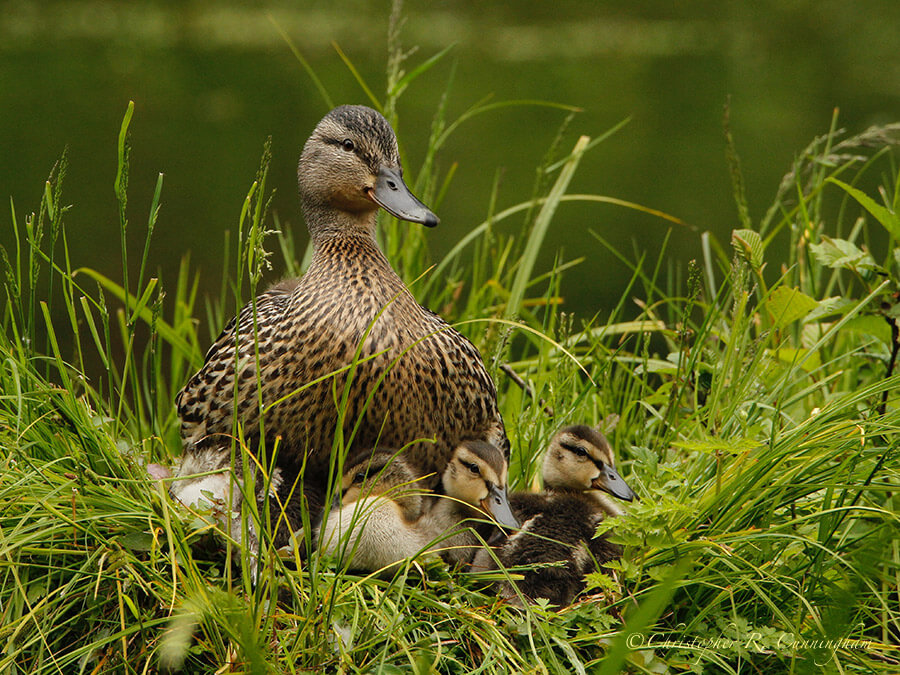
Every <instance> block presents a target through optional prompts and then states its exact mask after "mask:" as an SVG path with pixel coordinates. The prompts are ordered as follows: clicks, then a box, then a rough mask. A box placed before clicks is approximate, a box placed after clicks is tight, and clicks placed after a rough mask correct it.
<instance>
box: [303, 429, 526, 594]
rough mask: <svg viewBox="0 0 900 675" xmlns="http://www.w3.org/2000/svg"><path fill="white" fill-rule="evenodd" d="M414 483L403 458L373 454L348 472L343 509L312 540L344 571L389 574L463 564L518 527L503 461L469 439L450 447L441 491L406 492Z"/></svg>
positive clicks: (485, 445)
mask: <svg viewBox="0 0 900 675" xmlns="http://www.w3.org/2000/svg"><path fill="white" fill-rule="evenodd" d="M415 480H416V478H415V472H414V471H413V470H412V469H411V467H410V466H409V463H408V458H406V457H404V454H402V453H401V454H397V453H393V454H392V453H385V452H376V453H374V454H372V455H371V456H370V457H368V458H366V459H365V460H363V461H362V462H360V463H358V464H355V465H353V466H351V467H350V469H348V470H347V472H345V474H344V476H343V480H342V486H343V493H342V496H341V500H340V504H339V505H336V506H337V507H336V508H335V509H334V510H332V511H331V512H330V513H329V514H328V517H327V518H326V519H325V520H324V522H323V524H322V525H321V528H320V530H319V532H318V536H317V537H316V538H317V540H318V541H319V547H318V548H319V550H320V551H323V552H324V553H326V554H329V555H331V556H334V557H337V558H339V559H341V560H342V561H345V562H346V564H347V566H348V568H349V569H354V570H362V571H365V572H374V573H378V574H380V575H382V576H389V575H391V574H393V573H394V572H395V571H396V569H397V568H398V566H399V565H401V564H403V563H404V562H405V561H407V560H409V559H413V558H421V559H432V558H436V557H441V558H443V559H444V560H445V561H447V562H448V563H451V564H459V563H463V562H466V561H468V560H471V557H472V556H473V555H474V554H475V552H476V551H477V550H478V548H479V547H480V546H481V545H482V544H483V541H484V539H483V538H479V537H480V536H482V537H487V536H489V535H490V533H491V532H493V531H494V529H496V528H499V527H505V528H515V527H517V526H518V522H517V521H516V520H515V518H514V517H513V515H512V511H511V509H510V506H509V499H508V495H507V491H506V488H505V484H506V482H505V481H506V458H505V457H504V455H503V453H502V451H500V450H499V449H498V448H496V447H494V446H492V445H490V444H489V443H485V442H484V441H474V440H469V441H464V442H463V443H461V444H460V445H459V446H457V447H456V448H455V449H454V451H453V454H452V455H451V458H450V461H449V462H448V463H447V467H446V468H445V469H444V472H443V475H442V477H441V487H440V490H441V492H440V493H426V492H422V491H421V490H416V489H415V488H413V489H410V487H411V485H412V486H414V485H415ZM478 528H481V529H480V530H479V529H478ZM476 532H480V533H481V534H480V535H479V534H476Z"/></svg>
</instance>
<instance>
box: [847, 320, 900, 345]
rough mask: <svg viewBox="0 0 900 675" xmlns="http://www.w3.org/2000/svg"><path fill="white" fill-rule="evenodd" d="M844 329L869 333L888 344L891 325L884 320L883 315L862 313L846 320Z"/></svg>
mask: <svg viewBox="0 0 900 675" xmlns="http://www.w3.org/2000/svg"><path fill="white" fill-rule="evenodd" d="M845 330H852V331H854V332H856V333H864V334H866V335H871V336H872V337H874V338H877V339H879V340H881V341H882V342H884V343H885V344H890V342H891V327H890V326H889V325H888V322H887V321H885V320H884V317H883V316H879V315H877V314H863V315H861V316H857V317H855V318H854V319H851V320H850V321H848V322H847V326H846V327H845Z"/></svg>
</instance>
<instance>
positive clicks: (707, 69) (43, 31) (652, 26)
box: [0, 0, 900, 318]
mask: <svg viewBox="0 0 900 675" xmlns="http://www.w3.org/2000/svg"><path fill="white" fill-rule="evenodd" d="M389 14H390V3H389V2H388V1H387V0H382V1H381V2H378V3H372V2H362V1H356V2H354V1H351V0H329V1H328V2H325V1H316V2H284V1H275V0H268V1H265V2H254V3H249V2H248V3H239V2H183V1H181V0H178V1H170V2H165V1H157V2H113V1H108V0H106V1H105V0H66V1H61V2H36V1H28V0H20V1H12V2H5V3H3V4H2V11H0V91H2V101H3V104H2V111H0V157H2V158H3V161H2V162H0V194H2V196H3V197H4V198H7V199H8V198H10V197H11V198H12V199H13V200H14V202H15V206H16V212H17V214H18V217H19V219H20V220H24V217H25V214H26V213H27V212H30V211H32V210H34V209H36V208H37V206H38V204H39V199H40V195H41V192H42V190H43V182H44V180H45V179H46V177H47V175H48V173H49V171H50V169H51V167H52V165H53V163H54V162H55V161H56V159H57V158H58V157H59V155H60V153H61V152H62V150H63V148H64V147H66V146H68V148H69V171H68V175H67V177H66V180H65V183H64V190H63V201H64V202H65V203H68V204H72V205H73V208H72V210H71V211H70V212H69V214H68V215H67V217H66V225H67V231H68V233H69V237H70V247H71V255H72V260H73V264H74V265H75V266H81V265H87V266H92V267H95V268H97V269H98V270H100V271H101V272H103V273H104V274H107V275H109V276H111V277H112V278H114V279H120V278H121V276H120V275H121V270H120V266H121V258H120V252H119V235H118V226H117V218H116V202H115V198H114V193H113V187H112V186H113V180H114V178H115V155H116V153H115V143H116V137H117V134H118V130H119V126H120V123H121V120H122V116H123V114H124V112H125V109H126V106H127V104H128V101H129V100H134V102H135V115H134V120H133V122H132V125H131V130H132V143H133V151H132V171H131V180H130V193H129V216H130V220H131V230H130V232H129V236H130V237H131V241H132V245H133V247H134V248H133V252H134V258H135V260H136V261H137V259H138V258H139V252H140V244H141V242H142V241H143V238H144V233H145V226H146V218H147V212H148V210H149V205H150V198H151V195H152V191H153V188H154V186H155V183H156V174H157V173H158V172H163V173H165V184H164V188H163V198H162V210H161V214H160V219H159V222H158V225H157V229H156V232H155V234H154V242H153V248H152V250H151V265H152V267H151V269H153V270H158V271H159V273H160V274H161V275H162V276H163V278H164V280H169V282H170V283H172V282H173V281H174V278H175V275H176V272H177V265H178V259H179V257H180V256H181V254H182V253H184V252H186V251H190V252H191V255H192V259H193V262H194V263H195V264H199V265H200V269H201V271H203V272H204V274H203V278H202V283H203V286H202V288H201V291H202V292H207V291H209V292H211V291H212V290H213V289H216V288H218V284H219V280H220V276H219V273H220V263H219V260H220V259H221V256H222V247H223V237H222V234H221V233H222V231H223V230H224V229H226V228H229V229H231V230H234V228H235V226H236V224H237V222H238V216H239V213H240V208H241V204H242V200H243V198H244V196H245V195H246V192H247V189H248V187H249V185H250V183H251V181H252V179H253V176H254V173H255V170H256V167H257V165H258V162H259V157H260V154H261V150H262V146H263V142H264V140H265V139H266V137H267V136H269V135H271V136H272V137H273V153H274V158H273V163H272V171H271V175H270V181H269V185H270V187H275V188H276V189H277V193H276V195H275V199H274V209H275V210H276V211H277V213H278V215H279V217H280V218H281V221H282V223H283V224H284V225H285V226H290V227H293V228H294V230H295V231H296V232H297V235H298V239H299V240H300V242H301V243H304V242H305V240H306V232H305V228H304V226H303V224H302V219H301V217H300V214H299V205H298V200H297V197H296V178H295V166H296V161H297V157H298V154H299V150H300V147H301V146H302V143H303V142H304V140H305V139H306V137H307V135H308V134H309V132H310V130H311V129H312V127H313V126H314V125H315V123H316V122H317V121H318V119H319V118H320V117H321V116H322V115H323V114H324V113H325V112H326V106H325V104H324V102H323V100H322V98H321V97H320V96H319V94H318V93H317V91H316V89H315V87H314V85H313V83H312V82H311V80H310V78H309V77H308V76H307V74H306V73H305V72H304V70H303V68H302V67H301V65H300V63H299V62H298V61H297V60H296V58H295V57H294V55H293V54H292V53H291V50H290V49H289V47H288V46H287V44H286V43H285V41H284V39H283V38H282V37H281V36H280V35H279V32H278V30H277V29H276V28H275V27H274V25H273V22H274V23H277V24H278V25H279V26H280V27H281V29H282V30H284V31H285V32H286V33H287V34H288V35H289V36H290V38H291V39H292V40H293V42H294V43H295V44H296V45H297V46H298V48H299V49H300V51H301V52H302V53H303V55H304V56H305V58H306V59H307V60H308V61H309V63H310V64H311V65H312V67H313V68H314V70H315V71H316V73H317V74H318V76H319V78H320V79H321V80H322V81H323V83H324V84H325V86H326V87H327V89H328V90H329V92H330V93H331V96H332V98H333V99H334V100H335V101H336V102H341V103H350V102H355V103H366V102H367V99H366V97H365V95H364V93H363V92H362V90H361V89H360V88H359V86H358V85H357V84H356V83H355V81H354V80H353V78H352V76H351V75H350V74H349V72H348V71H347V69H346V67H345V66H344V64H343V63H342V62H341V60H340V58H339V56H338V55H337V53H336V52H335V50H334V48H333V46H332V41H334V42H336V43H338V44H339V45H340V47H341V48H342V49H343V51H344V52H345V53H346V54H347V55H348V56H349V58H350V59H351V60H352V61H353V62H354V63H355V64H356V66H357V67H358V68H359V70H360V72H361V73H362V75H363V76H364V77H365V78H366V80H367V81H368V82H369V83H370V85H371V86H372V87H373V89H374V90H375V91H376V93H378V94H379V95H381V93H382V92H383V90H384V80H385V75H384V73H385V60H386V51H387V47H386V33H387V28H388V19H389ZM404 15H405V17H406V23H405V24H404V26H403V32H402V42H403V44H404V46H406V47H408V48H409V47H413V46H417V47H418V51H417V52H416V53H415V54H414V55H412V57H411V58H410V60H409V61H408V62H407V69H408V68H410V67H412V65H414V64H416V63H418V62H421V61H422V60H424V59H425V58H427V57H429V56H431V55H432V54H434V53H436V52H438V51H439V50H441V49H443V48H444V47H446V46H447V45H450V44H455V47H454V48H453V50H452V52H451V54H450V55H449V56H448V57H447V58H445V59H444V60H443V61H442V62H441V63H440V64H439V65H438V66H437V67H436V68H434V69H433V70H432V71H430V72H429V73H428V74H426V75H425V76H424V77H423V78H420V79H419V80H417V81H416V82H415V83H414V84H413V85H412V86H411V87H410V88H409V89H408V90H407V92H406V94H405V95H404V96H403V98H402V100H401V103H400V107H399V114H400V119H401V125H400V129H398V132H399V135H400V139H401V143H402V145H403V146H404V150H405V152H406V155H407V170H408V171H410V172H411V173H415V171H416V170H417V168H418V166H419V164H420V162H421V160H422V157H423V153H424V149H425V147H426V144H427V139H428V135H429V132H430V126H431V120H432V116H433V114H434V111H435V109H436V107H437V104H438V101H439V99H440V96H441V94H442V92H443V91H444V90H445V88H446V87H447V82H448V79H449V75H450V72H451V70H452V67H453V62H455V63H456V76H455V79H454V81H453V84H452V88H451V89H450V93H449V104H448V111H449V117H450V118H451V119H452V118H455V117H456V116H458V115H459V114H460V113H462V112H463V111H464V110H465V109H466V108H467V107H469V106H470V105H472V104H473V103H474V102H476V101H478V100H479V99H482V98H483V97H485V96H487V95H489V94H492V95H493V96H494V99H495V100H505V99H544V100H552V101H557V102H561V103H567V104H573V105H576V106H580V107H582V108H583V109H584V111H583V112H582V113H581V114H579V115H578V116H577V117H576V119H575V120H574V121H573V123H572V124H571V125H570V127H569V130H568V132H567V136H566V139H565V141H564V144H563V146H562V148H563V149H564V150H567V149H568V148H570V147H571V145H572V143H574V141H575V139H576V138H577V136H578V135H579V134H588V135H591V136H597V135H599V134H601V133H603V132H604V131H605V130H607V129H608V128H610V127H611V126H613V125H614V124H616V123H618V122H620V121H621V120H623V119H624V118H626V117H630V118H631V122H630V123H629V124H628V125H627V126H626V127H625V128H624V129H623V130H622V131H620V132H619V133H617V134H616V135H615V136H613V137H612V138H611V139H609V140H608V141H606V142H605V143H603V144H602V145H601V146H599V147H598V148H596V149H594V150H593V151H592V152H591V153H589V155H588V156H587V157H586V158H585V159H584V161H583V162H582V164H581V166H580V167H579V170H578V172H577V174H576V177H575V180H574V182H573V184H572V186H571V188H570V191H572V192H590V193H596V194H604V195H609V196H613V197H617V198H621V199H626V200H631V201H634V202H638V203H640V204H643V205H646V206H649V207H653V208H657V209H660V210H662V211H665V212H667V213H670V214H672V215H674V216H677V217H678V218H681V219H682V220H684V221H685V222H686V223H688V224H690V225H691V226H693V227H694V228H697V229H699V230H710V231H712V232H713V233H715V235H716V236H717V237H719V238H720V239H721V240H722V241H724V242H727V241H728V233H729V232H730V231H731V229H732V228H734V227H736V226H738V223H737V217H736V209H735V207H734V202H733V199H732V196H731V186H730V181H729V173H728V165H727V163H726V160H725V144H724V139H723V131H722V115H723V104H724V103H725V101H726V99H727V98H728V97H729V96H730V97H731V127H732V130H733V134H734V137H735V141H736V146H737V149H738V152H739V153H740V155H741V159H742V162H743V168H744V172H745V178H746V185H747V191H748V199H749V204H750V210H751V215H752V216H753V217H754V219H758V218H759V217H760V216H761V215H762V213H763V212H764V210H765V208H766V206H767V205H768V204H769V203H770V201H771V199H772V197H773V196H774V193H775V190H776V188H777V186H778V183H779V181H780V179H781V177H782V175H783V174H784V173H785V172H786V171H787V170H788V169H789V167H790V163H791V161H792V159H793V158H794V156H795V154H796V153H798V152H800V151H801V150H802V148H803V147H804V146H806V145H807V143H808V142H809V141H810V140H811V139H812V138H813V137H814V136H815V135H818V134H822V133H825V132H826V131H827V130H828V127H829V124H830V122H831V119H832V114H833V110H834V108H836V107H837V108H840V123H841V125H842V126H846V127H847V128H848V129H849V130H850V131H852V132H857V131H861V130H862V129H864V128H865V127H867V126H869V125H872V124H877V123H887V122H894V121H898V119H900V2H897V1H896V0H863V1H861V2H855V3H847V2H839V1H837V0H809V1H805V0H794V1H785V0H778V1H775V0H762V1H757V2H739V1H736V0H732V1H728V0H725V1H722V0H716V1H715V2H712V1H701V2H692V3H673V2H669V1H662V0H641V1H639V2H628V3H610V2H577V1H574V0H562V1H557V2H552V3H548V2H536V3H524V2H517V3H503V4H498V3H483V2H472V1H467V2H450V1H437V2H426V1H424V0H410V1H408V2H406V3H405V6H404ZM563 118H564V114H563V113H562V112H561V111H559V110H552V109H546V108H530V107H516V108H508V109H504V110H500V111H498V112H495V113H491V114H488V115H483V116H478V117H476V118H474V119H472V120H470V121H468V122H466V123H465V124H464V125H463V126H462V127H461V128H460V129H459V131H458V132H457V133H456V134H454V135H453V136H452V138H451V139H450V141H449V143H448V145H447V146H446V147H445V148H444V150H443V151H442V152H441V154H440V157H439V161H440V164H441V167H442V168H444V169H446V168H447V167H448V166H449V165H450V164H451V163H453V162H458V163H459V168H458V171H457V174H456V177H455V179H454V181H453V183H452V186H451V189H450V191H449V192H448V194H447V195H446V198H445V200H444V201H443V203H442V204H441V205H440V207H439V208H438V209H436V210H437V211H438V213H439V215H440V217H441V219H442V225H441V227H440V228H437V229H436V230H434V231H432V232H429V242H430V245H431V247H432V250H433V252H434V254H435V256H440V254H441V253H442V252H443V251H446V250H447V249H449V247H450V246H451V245H452V244H453V243H454V242H455V241H457V240H458V239H459V238H460V237H461V236H462V235H463V234H464V233H465V232H467V231H468V230H470V229H471V228H473V227H474V226H475V225H477V224H478V223H480V222H481V221H482V220H484V218H485V216H486V214H487V209H488V202H489V195H490V190H491V185H492V182H493V180H494V177H495V175H496V174H497V172H498V171H500V172H501V183H500V193H499V203H498V207H499V208H503V207H505V206H509V205H511V204H514V203H517V202H519V201H522V200H525V199H527V198H528V197H529V196H530V194H531V189H532V186H533V184H534V179H535V167H536V166H537V165H538V164H539V163H540V161H541V159H542V157H543V155H544V154H545V152H546V151H547V149H548V147H549V145H550V144H551V142H552V140H553V138H554V136H555V135H556V132H557V129H558V127H559V124H560V123H561V122H562V120H563ZM2 211H3V213H2V215H0V243H2V244H3V245H5V246H7V247H9V246H10V244H11V243H12V241H13V239H12V231H11V227H10V223H11V218H10V214H9V209H8V208H6V207H4V208H3V209H2ZM517 226H518V221H517V222H516V223H508V224H507V225H505V227H508V228H510V231H511V230H512V229H513V228H514V227H517ZM413 227H415V226H413ZM667 228H668V226H667V224H666V223H665V222H664V221H662V220H659V219H656V218H653V217H651V216H648V215H644V214H640V213H636V212H632V211H629V210H625V209H622V208H619V207H614V206H604V205H601V206H597V205H592V206H584V205H563V206H562V207H561V209H560V211H559V213H558V214H557V217H556V219H555V221H554V229H553V230H552V231H551V232H550V235H549V239H548V242H547V245H546V247H545V250H544V258H543V260H542V262H541V265H540V266H539V270H540V269H546V268H547V267H548V266H549V265H550V264H551V262H552V260H553V256H554V254H555V252H556V251H557V249H559V248H560V247H562V248H563V249H564V252H565V254H566V255H567V256H568V257H575V256H582V255H584V256H587V258H588V260H587V262H586V263H584V264H582V265H580V266H579V267H578V268H577V269H575V270H573V271H571V272H569V273H568V274H567V276H566V279H565V283H564V285H563V293H564V295H565V297H566V305H565V306H566V308H568V309H570V310H573V311H577V312H579V313H580V314H581V315H582V316H584V317H586V318H587V317H590V316H591V315H592V314H594V313H596V312H603V311H604V310H605V309H609V308H611V307H612V305H613V304H614V303H615V302H616V300H617V298H618V297H619V295H620V294H621V293H622V290H623V288H624V284H625V283H626V281H627V278H628V276H629V271H628V270H627V268H626V267H625V266H624V265H622V264H621V263H619V262H618V261H616V259H615V258H614V257H613V256H612V255H611V254H610V253H608V252H607V251H606V250H605V249H604V248H603V247H602V246H601V245H600V244H599V243H598V242H597V241H596V239H594V238H593V237H591V236H590V235H589V234H588V231H589V230H593V231H595V232H597V233H599V234H600V235H601V236H603V237H604V238H606V239H607V240H609V241H610V242H612V243H613V244H614V245H615V246H616V247H617V248H618V249H620V250H623V251H625V252H629V253H630V252H631V251H632V250H633V249H637V250H640V251H644V250H646V251H648V252H649V254H650V256H651V259H652V256H654V255H655V253H656V252H657V251H658V250H659V248H660V246H661V244H662V241H663V239H664V237H665V234H666V230H667ZM668 255H670V256H671V257H672V258H673V259H674V260H676V261H680V262H681V264H683V263H684V262H685V261H687V260H688V259H690V258H692V257H696V256H698V255H699V241H698V238H697V236H696V234H695V233H694V232H692V231H690V230H689V229H684V228H676V230H675V231H674V233H673V238H672V243H671V247H670V249H669V253H668ZM278 273H279V272H278V270H275V271H273V273H272V274H271V276H270V279H271V280H273V281H274V280H275V279H276V278H277V277H278Z"/></svg>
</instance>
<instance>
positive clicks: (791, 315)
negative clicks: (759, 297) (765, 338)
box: [765, 286, 819, 328]
mask: <svg viewBox="0 0 900 675" xmlns="http://www.w3.org/2000/svg"><path fill="white" fill-rule="evenodd" d="M765 305H766V309H767V310H768V312H769V314H771V315H772V320H773V321H774V322H775V327H776V328H782V327H784V326H787V325H788V324H789V323H791V322H793V321H796V320H797V319H802V318H803V317H805V316H807V315H808V314H809V313H810V312H812V311H813V310H814V309H816V307H818V306H819V303H818V302H816V301H815V300H813V299H812V298H811V297H809V296H808V295H806V293H803V292H802V291H798V290H797V289H796V288H788V287H786V286H779V287H778V288H776V289H775V290H773V291H772V292H771V293H770V294H769V297H767V298H766V300H765Z"/></svg>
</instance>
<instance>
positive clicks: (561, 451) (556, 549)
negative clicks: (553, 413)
mask: <svg viewBox="0 0 900 675" xmlns="http://www.w3.org/2000/svg"><path fill="white" fill-rule="evenodd" d="M542 473H543V478H544V487H545V491H544V492H541V493H527V492H520V493H514V494H513V495H512V496H511V497H510V503H511V506H512V510H513V513H514V514H515V516H516V517H517V518H518V519H519V520H520V522H521V523H522V527H521V529H520V530H519V531H518V532H516V533H515V534H513V535H511V536H510V537H508V538H507V539H506V541H505V542H503V543H502V544H501V545H499V546H497V547H496V548H494V554H495V555H496V557H497V559H498V560H499V561H500V563H501V564H502V565H503V567H505V568H510V567H516V566H519V565H526V564H534V563H563V565H561V566H551V567H540V568H536V569H529V570H525V571H524V572H523V577H524V578H523V579H522V580H521V581H518V582H516V585H517V586H518V588H519V591H521V593H522V594H523V595H524V596H525V597H526V598H530V599H535V598H547V599H548V600H549V601H550V603H551V604H553V605H559V606H565V605H569V604H570V603H571V602H572V600H573V599H574V598H575V596H576V595H577V594H578V593H580V592H581V591H582V590H583V589H584V587H585V582H584V576H585V574H587V573H588V572H592V571H594V570H595V569H597V568H598V566H599V568H600V569H601V570H602V569H603V565H604V564H605V563H607V562H609V561H611V560H615V559H616V558H618V557H619V556H620V555H621V553H622V551H621V548H620V547H619V546H617V545H616V544H612V543H610V542H609V541H608V540H607V539H606V537H604V536H600V537H596V538H595V537H594V534H595V532H596V529H597V525H598V524H599V523H600V522H601V521H602V520H603V519H604V518H607V517H611V516H617V515H621V514H622V510H621V508H620V507H619V506H618V505H617V504H616V503H615V502H614V501H613V500H611V499H610V498H609V496H608V495H612V496H614V497H617V498H619V499H623V500H625V501H632V500H633V499H634V497H635V494H634V492H633V491H632V490H631V488H629V487H628V485H627V484H626V483H625V481H624V480H622V477H621V476H620V475H619V473H618V472H617V471H616V469H615V458H614V457H613V453H612V448H611V447H610V445H609V442H608V441H607V440H606V438H605V437H604V436H603V435H602V434H601V433H600V432H598V431H597V430H596V429H593V428H591V427H589V426H585V425H575V426H568V427H565V428H563V429H562V430H561V431H559V432H558V433H557V434H556V435H555V436H554V437H553V439H552V441H551V442H550V446H549V448H548V449H547V452H546V456H545V458H544V464H543V469H542ZM472 567H473V569H476V570H487V569H495V568H496V564H495V563H494V560H493V557H492V556H491V555H490V553H489V552H488V551H487V550H484V549H482V550H481V551H479V552H478V555H477V556H476V559H475V561H474V563H473V565H472ZM501 594H502V595H503V597H505V598H507V599H509V600H511V601H513V602H517V603H518V602H519V595H518V593H517V592H516V590H515V589H513V588H512V587H511V586H510V585H509V584H508V583H503V584H502V591H501Z"/></svg>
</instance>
